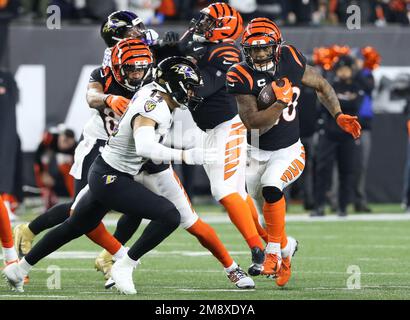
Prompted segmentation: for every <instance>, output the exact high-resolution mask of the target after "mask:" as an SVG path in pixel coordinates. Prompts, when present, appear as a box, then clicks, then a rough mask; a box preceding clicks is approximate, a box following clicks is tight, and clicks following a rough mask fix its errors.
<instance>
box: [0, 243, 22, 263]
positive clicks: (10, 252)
mask: <svg viewBox="0 0 410 320" xmlns="http://www.w3.org/2000/svg"><path fill="white" fill-rule="evenodd" d="M2 249H3V258H4V261H6V262H10V261H15V260H18V258H19V257H18V255H17V252H16V249H15V248H14V247H13V246H11V247H10V248H5V247H3V248H2Z"/></svg>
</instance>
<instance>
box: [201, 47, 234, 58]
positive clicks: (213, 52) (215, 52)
mask: <svg viewBox="0 0 410 320" xmlns="http://www.w3.org/2000/svg"><path fill="white" fill-rule="evenodd" d="M222 50H235V51H237V53H238V56H239V54H240V53H241V52H240V51H239V50H238V49H236V48H233V47H231V46H229V47H221V48H217V49H215V50H214V51H212V53H211V55H210V56H209V58H208V61H211V59H212V58H213V56H214V55H215V54H217V53H218V52H220V51H222Z"/></svg>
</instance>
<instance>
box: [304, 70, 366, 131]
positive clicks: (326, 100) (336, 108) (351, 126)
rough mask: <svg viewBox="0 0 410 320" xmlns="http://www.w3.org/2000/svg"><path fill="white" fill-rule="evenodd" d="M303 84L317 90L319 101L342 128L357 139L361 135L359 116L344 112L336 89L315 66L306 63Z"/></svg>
mask: <svg viewBox="0 0 410 320" xmlns="http://www.w3.org/2000/svg"><path fill="white" fill-rule="evenodd" d="M302 84H303V85H305V86H308V87H310V88H312V89H315V90H316V94H317V97H318V99H319V101H320V102H321V103H322V105H324V106H325V108H326V109H327V110H328V111H329V112H330V114H331V115H332V116H333V118H335V120H336V122H337V124H338V125H339V127H340V128H341V129H342V130H344V131H346V132H347V133H350V134H351V135H352V136H353V138H355V139H357V138H358V137H360V133H361V126H360V124H359V122H358V121H357V117H352V116H349V115H347V114H344V113H343V112H342V109H341V107H340V102H339V99H338V98H337V95H336V92H335V90H334V89H333V87H332V86H331V85H330V83H329V82H328V81H327V80H326V79H325V78H323V77H322V75H321V74H319V72H317V71H316V70H315V68H313V67H311V66H309V65H306V69H305V73H304V74H303V78H302Z"/></svg>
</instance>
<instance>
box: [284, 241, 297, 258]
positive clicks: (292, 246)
mask: <svg viewBox="0 0 410 320" xmlns="http://www.w3.org/2000/svg"><path fill="white" fill-rule="evenodd" d="M288 243H289V247H290V248H289V258H290V260H292V257H293V256H294V255H295V253H296V251H298V245H299V243H298V241H297V240H296V239H295V238H293V237H288ZM282 255H283V254H282Z"/></svg>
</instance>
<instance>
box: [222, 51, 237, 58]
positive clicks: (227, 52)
mask: <svg viewBox="0 0 410 320" xmlns="http://www.w3.org/2000/svg"><path fill="white" fill-rule="evenodd" d="M221 56H233V57H237V58H239V54H237V53H236V52H235V51H224V52H222V53H220V54H218V57H221Z"/></svg>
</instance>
